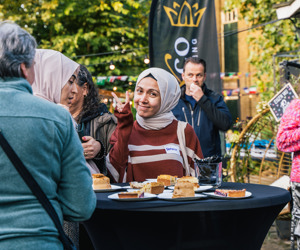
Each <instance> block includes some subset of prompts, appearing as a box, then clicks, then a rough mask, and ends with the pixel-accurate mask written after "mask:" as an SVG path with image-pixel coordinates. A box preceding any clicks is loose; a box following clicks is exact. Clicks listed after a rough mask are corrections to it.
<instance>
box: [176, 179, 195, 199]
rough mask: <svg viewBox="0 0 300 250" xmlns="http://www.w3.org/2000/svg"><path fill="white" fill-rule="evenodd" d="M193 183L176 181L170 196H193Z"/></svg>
mask: <svg viewBox="0 0 300 250" xmlns="http://www.w3.org/2000/svg"><path fill="white" fill-rule="evenodd" d="M194 196H195V190H194V184H193V183H191V182H188V181H182V182H177V183H176V185H175V187H174V192H173V196H172V198H182V197H194Z"/></svg>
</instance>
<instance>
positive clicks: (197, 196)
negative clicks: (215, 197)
mask: <svg viewBox="0 0 300 250" xmlns="http://www.w3.org/2000/svg"><path fill="white" fill-rule="evenodd" d="M172 196H173V193H162V194H159V195H158V196H157V198H159V199H162V200H168V201H193V200H199V199H204V198H206V197H207V196H206V195H203V194H195V196H194V197H181V198H172Z"/></svg>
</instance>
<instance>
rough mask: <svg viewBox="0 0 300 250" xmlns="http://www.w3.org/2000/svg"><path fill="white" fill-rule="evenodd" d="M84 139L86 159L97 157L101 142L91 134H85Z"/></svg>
mask: <svg viewBox="0 0 300 250" xmlns="http://www.w3.org/2000/svg"><path fill="white" fill-rule="evenodd" d="M82 140H83V141H84V142H83V143H82V147H83V154H84V158H85V159H86V160H91V159H93V158H95V157H96V155H97V154H98V153H99V152H100V150H101V144H100V142H98V141H96V140H95V139H94V138H93V137H91V136H83V137H82Z"/></svg>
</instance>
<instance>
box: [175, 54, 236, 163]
mask: <svg viewBox="0 0 300 250" xmlns="http://www.w3.org/2000/svg"><path fill="white" fill-rule="evenodd" d="M182 79H183V80H184V82H185V85H183V86H182V87H181V97H180V100H179V102H178V104H177V106H176V107H175V108H174V109H173V110H172V112H173V113H174V115H175V117H176V118H177V119H178V120H180V121H185V122H188V123H189V124H191V125H192V127H193V128H194V130H195V132H196V135H197V137H198V139H199V141H200V145H201V148H202V152H203V155H204V157H205V158H206V157H210V156H213V155H218V156H221V141H220V134H219V131H226V130H228V129H229V128H230V126H231V124H232V117H231V114H230V112H229V109H228V107H227V106H226V103H225V102H224V100H223V97H222V96H221V95H219V94H218V93H216V92H214V91H212V90H210V89H208V88H207V86H206V84H205V79H206V62H205V61H204V60H203V59H200V58H198V57H189V58H187V59H186V60H185V63H184V66H183V73H182Z"/></svg>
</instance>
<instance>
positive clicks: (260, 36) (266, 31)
mask: <svg viewBox="0 0 300 250" xmlns="http://www.w3.org/2000/svg"><path fill="white" fill-rule="evenodd" d="M278 3H279V1H278V0H257V1H253V0H227V1H225V9H226V10H231V9H233V8H237V9H238V10H239V13H240V18H241V19H244V20H245V21H246V22H247V23H248V24H249V26H252V27H256V28H255V29H252V30H249V36H248V39H247V43H248V44H249V47H250V50H251V52H250V55H249V62H250V63H251V64H252V65H253V66H254V67H255V68H256V72H255V75H254V77H255V79H254V82H255V83H256V85H257V87H258V89H259V91H260V93H261V97H262V100H266V101H268V100H269V99H271V97H272V96H273V95H274V93H276V92H277V91H278V88H277V87H279V86H274V76H273V74H274V69H273V66H274V67H275V72H276V77H277V78H276V81H278V76H277V73H278V67H279V63H280V61H279V60H284V58H282V57H280V58H276V57H274V58H275V59H276V60H275V61H274V62H275V65H273V59H274V58H273V56H274V55H276V54H277V53H280V52H289V51H294V50H297V49H298V50H299V41H298V39H299V37H297V35H296V32H295V27H294V25H293V23H292V21H291V20H288V19H286V20H281V21H276V22H275V21H274V20H276V19H277V15H276V9H275V8H274V4H278ZM272 21H274V22H272ZM293 21H294V20H293ZM298 54H299V53H298ZM298 58H299V55H298ZM286 59H290V58H288V57H287V58H286ZM275 88H276V89H275Z"/></svg>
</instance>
